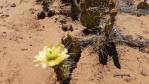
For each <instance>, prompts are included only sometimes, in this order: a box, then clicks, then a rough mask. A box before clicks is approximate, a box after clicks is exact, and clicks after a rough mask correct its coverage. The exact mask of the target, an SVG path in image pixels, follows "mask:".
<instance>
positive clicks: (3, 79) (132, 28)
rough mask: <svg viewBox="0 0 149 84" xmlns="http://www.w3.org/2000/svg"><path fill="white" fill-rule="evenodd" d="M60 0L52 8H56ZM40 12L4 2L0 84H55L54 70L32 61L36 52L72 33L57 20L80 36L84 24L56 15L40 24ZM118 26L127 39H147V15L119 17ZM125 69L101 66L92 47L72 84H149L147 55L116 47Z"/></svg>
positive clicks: (26, 3) (23, 3) (25, 3)
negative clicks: (63, 28) (127, 36)
mask: <svg viewBox="0 0 149 84" xmlns="http://www.w3.org/2000/svg"><path fill="white" fill-rule="evenodd" d="M58 5H59V2H58V0H55V2H54V4H53V6H52V7H53V8H55V9H57V8H58ZM41 10H42V7H41V5H38V4H36V2H35V0H0V84H55V83H57V81H56V77H55V73H54V71H53V69H52V68H47V69H42V68H41V67H35V66H34V65H35V64H34V63H33V60H34V57H35V55H36V54H37V53H38V51H40V50H42V48H43V46H46V45H48V44H52V45H54V44H56V43H59V42H60V41H61V37H63V36H64V35H66V33H68V32H64V31H62V29H61V28H60V26H61V25H60V23H59V22H57V21H56V20H57V19H58V20H60V19H65V20H66V21H67V22H68V23H69V24H71V25H72V26H73V29H74V31H73V32H69V33H71V34H72V35H74V36H77V35H78V34H79V32H81V31H80V30H81V27H82V26H81V25H80V23H79V22H77V21H72V20H71V19H70V18H69V17H65V16H60V15H55V16H53V17H50V18H49V17H46V18H45V19H41V20H37V17H36V16H37V13H39V11H41ZM115 23H116V25H117V26H118V30H119V31H120V32H121V33H122V34H123V35H131V36H132V37H133V38H134V39H136V38H140V37H142V39H149V28H148V27H149V15H146V16H141V17H136V16H132V15H129V14H125V13H119V14H118V15H117V17H116V22H115ZM117 51H118V54H119V58H120V64H121V67H122V68H121V69H118V68H116V67H115V66H114V65H113V62H112V59H109V61H108V64H107V65H106V66H103V65H101V64H100V63H99V60H98V59H99V58H98V55H97V54H96V53H92V52H91V49H90V47H87V48H85V49H82V53H81V58H80V60H79V62H78V64H77V68H75V70H74V71H73V73H72V80H71V81H70V83H71V84H111V83H113V84H119V83H121V84H148V83H149V80H148V79H149V53H143V52H141V51H139V50H138V49H134V48H131V47H129V46H126V45H117Z"/></svg>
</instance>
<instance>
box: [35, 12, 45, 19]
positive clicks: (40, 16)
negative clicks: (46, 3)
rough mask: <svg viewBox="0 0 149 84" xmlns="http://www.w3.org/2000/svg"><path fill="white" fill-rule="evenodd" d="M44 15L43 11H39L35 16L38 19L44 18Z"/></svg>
mask: <svg viewBox="0 0 149 84" xmlns="http://www.w3.org/2000/svg"><path fill="white" fill-rule="evenodd" d="M45 17H46V15H45V13H44V12H43V11H41V12H40V13H38V15H37V18H38V19H44V18H45Z"/></svg>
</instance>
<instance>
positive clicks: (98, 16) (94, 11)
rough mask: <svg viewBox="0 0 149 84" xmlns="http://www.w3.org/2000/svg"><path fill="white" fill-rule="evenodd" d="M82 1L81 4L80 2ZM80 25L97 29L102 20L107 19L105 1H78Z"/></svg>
mask: <svg viewBox="0 0 149 84" xmlns="http://www.w3.org/2000/svg"><path fill="white" fill-rule="evenodd" d="M81 1H82V2H81ZM79 5H80V9H81V17H80V21H81V23H82V24H83V25H84V26H85V27H87V28H98V27H99V26H100V23H101V22H102V20H103V19H105V18H107V17H106V15H107V14H108V10H109V8H108V1H107V0H80V3H79Z"/></svg>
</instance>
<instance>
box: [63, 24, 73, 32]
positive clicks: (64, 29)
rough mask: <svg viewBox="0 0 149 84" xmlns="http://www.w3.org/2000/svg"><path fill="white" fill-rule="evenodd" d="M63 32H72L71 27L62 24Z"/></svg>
mask: <svg viewBox="0 0 149 84" xmlns="http://www.w3.org/2000/svg"><path fill="white" fill-rule="evenodd" d="M62 30H63V31H73V28H72V25H70V24H62Z"/></svg>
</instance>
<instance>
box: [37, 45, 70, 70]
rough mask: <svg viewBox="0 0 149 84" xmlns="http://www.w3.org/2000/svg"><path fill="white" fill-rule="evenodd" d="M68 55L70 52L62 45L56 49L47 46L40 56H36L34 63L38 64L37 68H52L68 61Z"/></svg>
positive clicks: (55, 47)
mask: <svg viewBox="0 0 149 84" xmlns="http://www.w3.org/2000/svg"><path fill="white" fill-rule="evenodd" d="M67 53H68V50H67V49H66V48H64V45H62V44H59V45H56V46H54V47H51V46H45V47H44V49H43V51H40V52H39V53H38V55H37V56H35V60H34V62H36V63H37V66H39V65H41V66H42V67H43V68H46V67H47V66H50V67H52V66H55V65H58V64H60V63H61V62H62V61H64V60H65V59H67V58H68V57H69V55H68V54H67Z"/></svg>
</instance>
